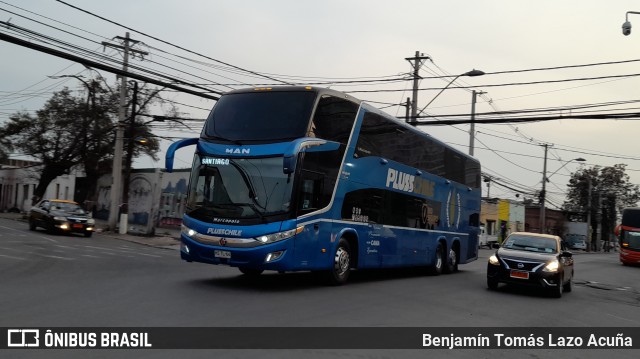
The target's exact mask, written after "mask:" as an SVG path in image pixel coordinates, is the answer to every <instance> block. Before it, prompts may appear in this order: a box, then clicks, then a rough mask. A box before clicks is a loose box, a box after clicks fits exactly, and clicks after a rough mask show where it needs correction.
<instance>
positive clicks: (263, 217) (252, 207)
mask: <svg viewBox="0 0 640 359" xmlns="http://www.w3.org/2000/svg"><path fill="white" fill-rule="evenodd" d="M233 204H234V205H236V206H247V207H249V208H251V209H252V210H253V211H254V212H255V213H256V214H257V215H258V217H260V219H261V220H262V221H263V222H266V221H267V218H266V217H265V215H264V213H262V212H260V210H259V209H258V206H256V205H255V204H253V203H233Z"/></svg>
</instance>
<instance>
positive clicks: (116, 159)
mask: <svg viewBox="0 0 640 359" xmlns="http://www.w3.org/2000/svg"><path fill="white" fill-rule="evenodd" d="M117 38H118V39H119V40H122V42H123V45H116V44H111V43H108V42H102V45H104V46H105V47H107V46H108V47H112V48H117V49H120V50H122V51H123V52H124V55H123V60H122V70H123V72H124V73H126V72H127V71H128V67H129V52H133V53H134V54H135V53H138V54H140V55H147V54H148V53H146V52H143V51H137V50H132V49H131V47H130V45H129V43H130V42H133V43H134V44H135V43H137V42H138V41H135V40H131V39H130V38H129V33H128V32H127V33H126V34H125V37H124V38H123V37H120V36H118V37H117ZM120 81H121V85H120V108H119V109H118V126H117V128H116V143H115V149H114V153H113V170H112V177H113V183H112V184H111V205H110V207H109V229H110V230H112V231H115V229H116V224H117V222H118V212H119V208H120V202H122V152H123V141H124V122H125V119H126V96H127V77H126V76H124V75H123V76H120ZM127 222H128V216H127V213H126V212H125V213H123V214H122V215H120V227H119V232H120V234H124V233H127Z"/></svg>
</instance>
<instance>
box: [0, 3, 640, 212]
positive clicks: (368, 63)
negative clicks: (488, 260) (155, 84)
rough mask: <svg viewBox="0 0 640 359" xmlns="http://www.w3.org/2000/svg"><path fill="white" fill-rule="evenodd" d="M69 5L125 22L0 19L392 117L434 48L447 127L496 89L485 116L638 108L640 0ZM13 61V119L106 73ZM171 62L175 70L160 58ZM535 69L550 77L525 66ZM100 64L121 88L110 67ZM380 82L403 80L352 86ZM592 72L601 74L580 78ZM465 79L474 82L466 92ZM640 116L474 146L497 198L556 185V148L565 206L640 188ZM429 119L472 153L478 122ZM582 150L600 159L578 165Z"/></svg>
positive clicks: (12, 15)
mask: <svg viewBox="0 0 640 359" xmlns="http://www.w3.org/2000/svg"><path fill="white" fill-rule="evenodd" d="M65 2H66V3H67V4H69V5H73V6H75V7H78V8H81V9H83V10H86V11H88V12H91V13H93V14H95V15H99V16H100V17H102V18H104V19H108V20H110V21H112V22H113V23H112V22H108V21H106V20H104V19H100V18H97V17H95V16H92V15H89V14H87V13H84V12H82V11H80V10H77V9H74V8H72V7H70V6H68V5H66V4H64V3H62V2H59V1H55V0H20V1H18V0H0V21H2V22H5V23H9V24H11V25H12V26H20V27H22V28H26V29H29V30H32V31H36V32H37V33H38V34H41V35H42V34H43V35H47V36H50V37H51V38H55V39H63V40H65V41H67V42H69V43H72V44H75V45H80V46H82V47H85V48H87V49H90V50H91V51H95V52H97V53H101V54H105V55H108V56H111V57H113V58H117V59H120V55H119V53H118V52H116V51H115V50H112V49H109V48H106V49H105V48H103V46H102V45H101V42H102V41H112V40H111V39H112V38H114V37H116V36H124V34H125V32H127V31H129V32H130V36H131V38H133V39H135V40H139V41H142V43H141V44H139V45H137V46H138V48H139V49H140V50H143V51H146V52H148V53H149V55H147V56H146V57H145V58H144V60H141V59H139V58H137V59H133V60H132V63H133V64H138V65H140V66H145V67H148V68H161V69H162V71H163V72H165V73H167V74H169V75H171V76H172V77H174V78H181V79H183V80H184V81H187V82H190V83H201V84H204V85H206V86H207V88H211V89H216V90H218V91H220V92H223V91H228V90H230V89H233V88H240V87H251V86H254V85H259V84H274V81H273V80H272V79H289V80H291V81H295V82H296V83H304V82H307V83H316V82H319V83H321V84H322V85H319V86H325V87H331V88H333V89H336V90H340V91H345V92H348V93H349V94H351V95H353V96H355V97H357V98H360V99H362V100H365V101H369V102H371V103H372V104H374V105H375V106H376V107H378V108H381V109H383V110H384V111H386V112H388V113H389V114H391V115H394V116H404V113H405V108H404V107H403V106H398V104H400V103H403V102H405V101H406V99H407V98H408V97H410V96H411V91H410V89H411V86H412V82H411V81H410V79H411V77H410V73H411V71H412V67H411V66H412V65H411V63H410V62H409V61H407V60H406V58H410V57H413V56H414V54H415V52H416V51H418V52H420V53H421V54H424V56H428V57H429V59H428V60H425V61H424V63H422V66H421V69H420V76H421V77H422V79H421V80H420V83H419V88H420V89H421V91H419V96H418V100H417V101H418V107H419V108H420V109H422V107H423V106H424V105H426V104H427V103H429V102H430V101H431V100H433V102H432V103H431V104H430V105H429V106H428V107H427V108H425V110H424V113H423V114H428V115H432V116H434V118H433V119H436V120H437V119H440V120H450V119H453V117H447V115H453V114H462V115H465V116H463V117H461V118H462V119H468V118H469V114H470V112H471V101H472V94H471V91H472V90H476V91H478V92H480V91H481V92H485V93H484V94H481V95H480V96H478V97H477V104H476V113H477V114H478V117H477V118H478V119H482V114H483V113H490V112H496V111H518V112H520V111H523V110H531V109H549V110H548V111H545V112H537V113H535V115H537V116H557V115H564V116H566V115H569V114H581V113H583V111H585V110H584V109H579V108H578V107H583V106H585V105H593V104H605V103H619V102H626V103H623V104H619V105H615V106H614V105H607V106H600V107H594V108H591V110H592V111H593V110H597V111H602V112H599V113H606V114H612V113H620V112H638V111H637V107H638V105H637V104H636V102H637V101H640V93H638V92H639V91H638V88H640V86H639V85H640V78H639V76H629V75H640V61H631V60H638V59H640V15H636V14H631V15H629V21H630V22H631V23H632V25H635V26H636V27H633V30H632V33H631V35H629V36H624V35H623V34H622V30H621V25H622V23H623V22H624V21H625V14H626V13H627V11H640V3H638V2H637V1H625V0H620V1H591V0H565V1H557V0H555V1H554V0H538V1H535V2H533V1H515V0H494V1H490V0H475V1H462V0H439V1H435V0H433V1H431V0H415V1H413V0H398V1H379V0H323V1H302V0H270V1H263V0H216V1H204V0H203V1H195V0H180V1H177V0H161V1H158V0H128V1H122V0H111V1H86V0H85V1H82V0H67V1H65ZM33 20H36V21H38V22H34V21H33ZM114 23H117V24H120V25H124V26H126V27H129V28H130V30H127V29H125V28H124V27H122V26H118V25H117V24H114ZM43 24H48V25H50V26H46V25H43ZM636 24H637V25H636ZM52 26H53V27H52ZM54 27H55V28H54ZM56 28H58V29H62V30H64V32H63V31H60V30H58V29H56ZM134 30H135V31H134ZM15 31H16V29H15V28H14V27H9V28H6V27H5V28H0V33H3V34H8V35H11V36H18V35H16V32H15ZM72 34H75V35H79V36H75V35H72ZM148 35H150V36H152V37H153V38H152V37H149V36H148ZM20 36H24V35H20ZM159 40H162V41H164V42H162V41H159ZM32 41H35V40H32ZM113 42H114V43H115V40H113ZM172 45H178V46H179V47H181V48H182V49H181V48H178V47H176V46H172ZM185 49H187V50H190V52H187V51H185ZM161 51H165V52H161ZM0 54H2V56H1V57H0V64H1V65H2V66H0V121H5V120H7V119H8V117H9V116H10V115H11V114H12V113H15V112H17V111H28V112H32V113H33V112H34V111H36V110H37V109H39V108H41V107H42V105H43V104H44V102H45V101H46V100H47V99H48V98H49V97H50V96H51V95H52V93H53V92H54V91H58V90H60V89H62V87H63V86H68V87H69V88H70V89H73V90H81V86H80V85H79V83H78V82H77V81H73V80H71V79H69V78H62V79H59V78H58V79H54V78H50V77H49V76H61V75H79V74H81V75H82V76H87V77H85V78H88V76H91V74H92V73H93V74H95V72H92V71H89V70H87V69H86V68H85V67H84V66H83V65H81V64H78V63H74V62H72V61H68V60H64V59H60V58H57V57H54V56H52V55H48V54H44V53H40V52H38V51H35V50H32V49H28V48H25V47H21V46H19V45H15V44H12V43H8V42H5V41H0ZM201 55H204V56H206V57H204V56H201ZM176 56H180V57H176ZM169 59H171V60H169ZM193 60H197V61H198V62H195V61H193ZM216 60H217V61H220V62H216ZM221 62H222V63H224V64H226V65H223V64H221ZM605 63H606V64H605ZM162 64H165V65H169V66H171V68H169V67H159V66H161V65H162ZM596 64H599V65H596ZM229 65H233V66H235V68H230V67H229ZM586 65H589V66H586ZM114 66H116V67H117V65H114ZM238 68H240V69H244V70H251V71H253V72H256V73H260V74H268V75H267V76H269V77H270V78H271V79H269V78H265V77H259V76H255V75H251V76H250V75H247V74H246V72H245V73H242V70H239V69H238ZM471 69H478V70H481V71H483V72H485V75H484V76H480V77H460V78H458V80H456V81H455V82H454V83H453V84H451V86H450V87H449V88H448V89H446V90H444V91H442V93H440V91H441V89H442V88H444V87H445V86H446V85H447V84H449V82H450V81H451V80H452V79H453V77H442V76H455V75H459V74H462V73H465V72H467V71H470V70H471ZM536 69H544V70H537V71H525V70H536ZM505 72H506V73H505ZM100 73H101V74H102V76H104V77H106V78H108V79H111V81H112V82H114V81H115V77H114V76H113V75H110V74H109V73H108V72H104V71H100ZM380 78H385V79H391V78H399V79H403V80H401V81H396V82H386V83H382V82H371V83H353V81H356V80H363V79H369V80H371V79H380ZM585 78H590V79H591V80H580V81H578V80H575V79H585ZM594 78H595V79H594ZM293 79H295V80H293ZM569 80H571V81H569ZM345 81H346V82H349V81H350V82H351V83H347V84H345V83H344V82H345ZM531 82H538V83H536V84H531ZM213 83H217V84H222V85H212V84H213ZM508 84H511V85H508ZM461 86H462V87H467V88H464V89H462V88H457V87H461ZM438 93H440V94H439V95H438ZM436 95H437V98H435V97H436ZM163 96H164V97H165V98H167V99H169V100H171V101H175V102H177V103H178V105H177V106H178V108H179V111H180V114H181V116H184V117H186V118H194V119H196V118H200V119H201V118H204V117H206V115H207V113H208V112H209V110H210V109H211V107H212V106H213V105H214V104H215V102H214V101H212V100H209V99H204V98H200V97H196V96H193V95H187V94H182V93H178V92H173V91H171V92H164V93H163ZM164 110H166V108H155V109H153V110H152V112H153V113H154V114H161V113H162V112H163V111H164ZM591 113H593V112H591ZM520 114H522V112H520ZM491 117H492V118H496V115H493V116H491ZM520 117H522V116H520ZM456 119H458V117H456ZM639 119H640V117H638V118H635V119H617V120H616V119H560V120H553V121H544V122H529V123H502V124H478V125H476V126H475V131H476V136H475V138H476V140H475V150H474V155H475V157H477V158H478V159H479V160H480V162H481V164H482V167H483V172H484V173H486V174H487V175H489V176H491V177H493V178H494V179H495V180H496V182H495V183H494V184H493V185H492V186H491V187H490V188H489V189H488V188H487V187H484V188H483V195H484V196H487V195H489V196H491V197H500V198H509V199H516V198H517V197H516V192H515V191H513V190H512V189H508V188H505V187H501V186H499V185H498V183H502V184H508V185H509V187H512V188H516V189H519V190H520V191H521V192H524V193H522V194H521V195H520V197H518V198H517V199H518V200H522V199H523V198H535V191H538V190H540V188H541V185H542V176H543V175H542V171H543V168H544V164H545V160H544V147H543V146H542V145H543V144H548V145H549V147H548V148H549V151H548V159H547V161H546V163H547V176H548V177H549V183H548V184H547V190H548V191H549V195H548V199H549V201H550V202H551V203H550V204H549V206H550V207H551V208H555V207H556V206H560V205H561V204H562V202H563V196H564V195H563V194H564V192H565V191H566V184H567V181H568V180H569V175H570V173H571V172H573V171H576V170H577V169H579V168H580V166H587V167H591V166H612V165H614V164H619V163H624V164H626V165H627V174H629V176H630V178H631V182H632V183H635V184H640V155H639V154H638V141H637V137H638V133H640V121H639ZM190 126H191V130H186V129H180V130H178V129H172V130H168V129H167V128H166V125H164V127H163V126H161V125H158V126H157V127H156V128H155V131H154V133H156V134H158V135H161V136H165V137H172V139H171V140H176V139H178V138H183V137H196V136H197V135H198V134H199V131H200V128H201V126H202V123H201V122H196V121H194V122H190ZM419 128H420V130H422V131H425V132H427V133H429V134H431V135H433V136H435V137H437V138H439V139H441V140H442V141H444V142H446V143H449V144H451V145H453V146H455V147H456V148H458V149H460V150H462V151H464V152H468V151H469V148H468V146H469V128H470V126H469V125H468V124H459V125H453V126H451V125H434V124H425V125H421V126H419ZM169 144H170V140H165V141H163V142H162V148H163V149H166V148H167V147H168V145H169ZM182 151H183V152H179V154H178V157H177V159H176V166H177V167H189V166H190V164H191V157H192V152H191V150H182ZM160 157H161V158H163V157H164V153H161V154H160ZM577 158H584V159H585V160H586V161H585V162H577V161H575V159H577ZM163 166H164V161H163V160H161V161H159V162H154V161H153V160H151V159H150V158H141V159H139V160H137V161H136V164H135V167H145V168H148V167H156V168H162V167H163Z"/></svg>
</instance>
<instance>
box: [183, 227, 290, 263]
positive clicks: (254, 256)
mask: <svg viewBox="0 0 640 359" xmlns="http://www.w3.org/2000/svg"><path fill="white" fill-rule="evenodd" d="M180 258H182V259H183V260H185V261H187V262H201V263H208V264H222V265H228V266H231V267H243V268H250V269H262V270H276V271H284V270H291V268H292V263H291V262H292V259H293V240H292V239H285V240H282V241H279V242H276V243H270V244H265V245H261V246H258V247H252V248H238V247H223V246H212V245H206V244H202V243H199V242H196V241H194V240H192V239H190V238H189V237H187V236H185V235H184V234H183V235H181V244H180Z"/></svg>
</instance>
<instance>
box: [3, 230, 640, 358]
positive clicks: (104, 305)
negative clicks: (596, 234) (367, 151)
mask: <svg viewBox="0 0 640 359" xmlns="http://www.w3.org/2000/svg"><path fill="white" fill-rule="evenodd" d="M490 253H491V251H490V250H487V249H482V250H481V258H480V259H479V260H477V261H475V262H472V263H470V264H466V265H462V266H460V272H458V273H455V274H450V275H441V276H429V275H425V273H424V271H423V270H419V269H400V270H387V271H360V272H354V273H352V276H351V277H350V281H349V283H348V284H347V285H345V286H341V287H330V286H326V285H324V283H323V281H322V280H320V279H319V278H318V277H316V276H315V275H313V274H311V273H284V274H278V273H265V274H263V275H262V276H260V277H258V278H257V279H248V278H246V277H244V276H242V275H241V274H240V272H239V271H238V270H237V269H235V268H228V267H220V266H211V265H205V264H197V263H186V262H183V261H181V260H180V258H179V253H178V252H177V250H170V249H162V248H154V247H149V246H143V245H140V244H137V243H131V242H127V241H122V240H116V239H114V238H110V237H108V236H106V235H101V234H95V235H94V236H93V237H92V238H84V237H81V236H63V235H51V234H48V233H46V232H44V231H42V230H38V231H36V232H31V231H29V230H28V228H27V225H26V223H23V222H18V221H11V220H6V219H0V293H1V295H0V327H30V326H33V327H174V326H177V327H291V326H293V327H299V326H304V327H425V328H428V327H525V328H529V327H621V326H622V327H640V281H639V280H638V279H639V278H640V268H635V267H624V266H622V265H620V262H619V261H618V258H617V253H614V252H611V253H595V254H591V253H576V254H575V256H574V258H575V263H576V272H575V273H576V275H575V282H574V290H573V291H572V292H571V293H565V295H564V296H563V297H562V298H561V299H555V298H551V297H549V296H546V295H543V294H539V293H536V292H534V291H531V290H523V289H518V288H512V287H507V286H502V287H500V288H499V290H497V291H489V290H487V288H486V281H485V266H486V258H487V257H488V256H489V255H490ZM3 335H4V334H3ZM184 353H187V354H184ZM212 353H213V354H215V355H216V356H217V357H231V358H235V357H238V358H242V357H261V358H280V357H291V358H299V357H302V356H304V357H307V358H326V357H328V358H334V357H335V358H351V357H354V358H385V357H388V358H394V357H416V358H417V357H420V358H423V357H426V356H427V355H428V354H430V353H443V354H445V355H446V356H447V357H461V358H467V357H474V358H475V357H478V355H479V356H481V357H491V358H501V357H505V358H506V357H513V355H514V354H515V355H517V356H520V355H528V356H529V355H533V356H538V357H546V354H548V353H553V351H552V350H519V351H518V350H500V351H490V350H482V351H473V350H460V351H448V352H447V351H444V352H441V351H435V350H430V351H416V350H382V351H374V350H368V351H367V350H364V351H363V350H342V351H339V350H297V351H296V350H292V351H285V352H283V351H275V350H263V351H256V350H230V351H220V350H218V351H210V350H199V351H186V352H185V351H163V352H160V351H158V350H147V351H124V350H120V351H115V352H114V351H111V350H97V351H96V350H94V351H91V353H90V357H123V356H124V355H126V356H131V357H137V358H139V357H150V358H151V357H175V356H178V355H180V356H185V357H211V355H212ZM561 353H562V355H563V356H566V357H576V358H578V357H579V358H585V357H592V356H593V357H595V356H596V355H598V357H600V356H601V354H602V353H603V351H597V350H596V351H578V350H562V352H561ZM598 353H599V354H598ZM9 354H11V355H10V356H7V357H14V356H20V357H35V356H38V357H47V358H49V357H61V358H62V357H65V358H66V357H76V356H77V357H86V356H87V355H88V354H87V351H84V350H66V351H64V350H59V351H52V350H45V351H31V352H28V353H27V352H21V351H17V350H11V351H9ZM638 354H639V353H638V351H637V350H624V351H620V352H618V354H616V356H615V357H616V358H617V357H629V358H631V357H638ZM0 356H1V357H5V356H4V355H2V353H0Z"/></svg>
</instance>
